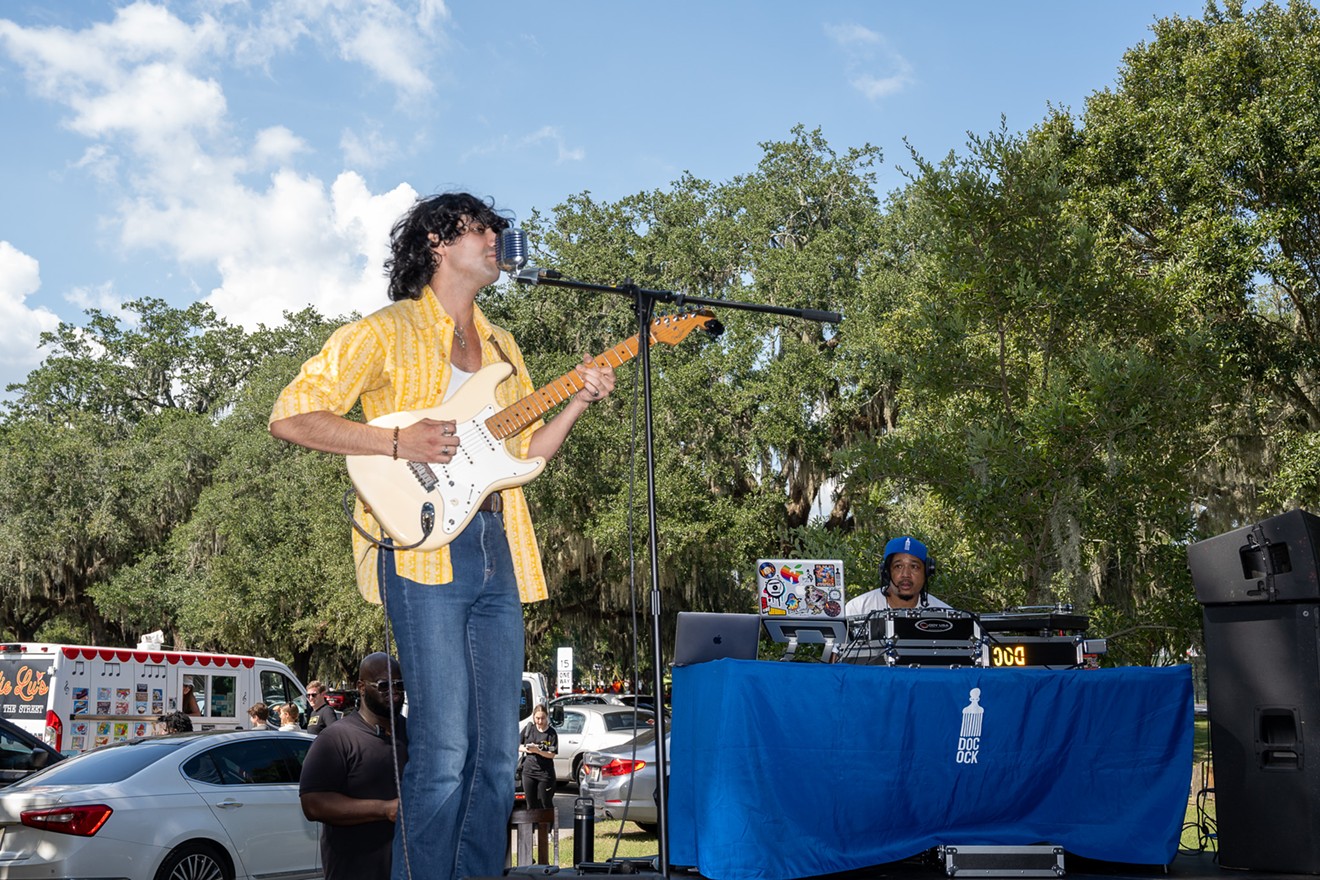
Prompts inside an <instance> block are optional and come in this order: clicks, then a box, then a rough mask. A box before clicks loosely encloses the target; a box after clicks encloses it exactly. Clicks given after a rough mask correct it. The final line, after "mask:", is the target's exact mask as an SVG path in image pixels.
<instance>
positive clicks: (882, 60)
mask: <svg viewBox="0 0 1320 880" xmlns="http://www.w3.org/2000/svg"><path fill="white" fill-rule="evenodd" d="M824 29H825V35H826V36H827V37H829V38H830V39H831V40H832V41H834V43H835V45H837V46H838V47H839V49H840V50H841V54H842V55H843V59H844V66H845V69H846V70H847V71H848V74H849V76H848V83H849V84H850V85H851V86H852V87H853V88H854V89H856V90H857V91H858V92H861V93H862V95H864V96H865V97H866V98H867V99H868V100H871V101H874V100H876V99H877V98H883V97H885V96H887V95H893V94H897V93H898V92H901V91H903V89H905V88H907V87H908V86H910V85H912V84H913V83H914V82H916V77H915V75H914V72H913V69H912V64H911V63H910V62H909V61H908V60H907V59H906V58H904V57H903V55H902V54H901V53H899V52H898V51H896V50H895V49H894V48H893V47H891V46H890V45H889V41H888V40H886V39H885V37H884V35H883V34H880V33H877V32H876V31H873V30H871V29H870V28H868V27H866V26H865V25H860V24H855V23H848V24H827V25H825V28H824Z"/></svg>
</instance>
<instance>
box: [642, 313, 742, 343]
mask: <svg viewBox="0 0 1320 880" xmlns="http://www.w3.org/2000/svg"><path fill="white" fill-rule="evenodd" d="M693 330H705V331H706V332H707V333H709V334H710V335H712V336H719V335H720V334H721V333H723V332H724V325H723V324H721V323H720V322H719V320H718V319H716V317H715V313H714V312H712V311H711V310H710V309H696V310H693V311H687V312H680V313H678V314H676V315H663V316H661V317H659V318H656V319H655V320H653V321H652V322H651V339H652V340H654V341H655V342H663V343H665V344H667V345H678V343H680V342H682V341H683V340H684V339H687V337H688V334H690V333H691V332H692V331H693Z"/></svg>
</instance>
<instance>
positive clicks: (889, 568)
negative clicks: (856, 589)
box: [843, 535, 949, 617]
mask: <svg viewBox="0 0 1320 880" xmlns="http://www.w3.org/2000/svg"><path fill="white" fill-rule="evenodd" d="M933 574H935V560H934V559H932V558H931V557H930V554H929V553H927V552H926V545H925V544H923V543H921V542H920V541H918V540H917V539H916V538H913V537H910V536H908V535H904V536H902V537H899V538H894V539H893V540H892V541H890V542H889V543H888V544H886V545H885V557H884V560H883V561H881V563H880V587H879V589H875V590H871V591H870V592H869V593H863V594H862V595H860V596H857V597H856V598H853V599H849V600H848V604H847V605H845V606H844V609H843V613H844V615H846V616H847V617H865V616H866V615H867V614H870V613H871V612H872V611H884V610H885V609H888V608H948V607H949V606H948V605H947V604H946V603H944V602H941V601H940V600H939V599H936V598H935V597H934V596H932V595H930V593H928V592H926V584H927V582H928V581H929V580H930V577H931V575H933Z"/></svg>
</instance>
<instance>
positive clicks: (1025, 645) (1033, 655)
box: [987, 636, 1082, 668]
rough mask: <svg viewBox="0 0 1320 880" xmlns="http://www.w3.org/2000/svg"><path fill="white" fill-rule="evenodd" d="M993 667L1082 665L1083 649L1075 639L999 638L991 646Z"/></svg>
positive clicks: (989, 658) (990, 661)
mask: <svg viewBox="0 0 1320 880" xmlns="http://www.w3.org/2000/svg"><path fill="white" fill-rule="evenodd" d="M987 647H988V648H989V652H988V654H989V657H988V662H989V664H990V666H991V667H1000V668H1012V667H1023V666H1079V665H1081V662H1082V650H1081V646H1080V645H1079V644H1078V643H1077V642H1075V641H1074V640H1072V639H1027V638H1013V637H1012V636H999V637H997V638H996V639H995V640H994V641H992V642H990V644H989V645H988V646H987Z"/></svg>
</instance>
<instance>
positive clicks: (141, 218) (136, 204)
mask: <svg viewBox="0 0 1320 880" xmlns="http://www.w3.org/2000/svg"><path fill="white" fill-rule="evenodd" d="M211 9H212V14H211V15H203V16H201V17H200V18H198V19H197V20H195V21H192V22H185V21H183V20H181V19H180V18H178V17H177V16H176V15H175V14H174V13H173V12H171V11H170V9H169V8H168V7H167V6H165V5H164V4H153V3H150V2H145V0H138V2H134V3H132V4H130V5H128V6H125V7H123V8H121V9H119V10H118V11H117V12H116V13H115V16H114V18H113V19H112V20H111V21H110V22H108V23H101V24H96V25H92V26H89V27H87V28H85V29H83V30H80V31H70V30H66V29H63V28H28V29H24V28H21V27H19V26H17V25H15V24H13V23H12V22H8V21H2V20H0V51H8V53H9V54H11V55H12V56H13V57H14V58H15V59H16V61H17V62H18V64H19V65H20V67H21V68H22V70H23V71H24V74H25V76H26V78H27V81H28V82H29V83H30V84H31V85H32V87H33V88H34V90H36V91H37V92H39V93H40V94H41V95H42V96H44V97H46V98H48V99H50V100H51V101H53V102H56V103H58V104H60V105H63V106H65V107H67V108H68V109H69V111H70V114H71V115H70V116H69V118H68V120H67V125H68V127H69V128H70V129H71V130H72V131H74V132H75V133H77V134H79V135H81V136H83V137H85V138H87V139H88V140H90V141H92V142H93V143H92V144H91V145H90V146H88V147H87V149H86V150H85V151H84V153H83V156H82V158H81V159H80V160H78V162H77V163H75V165H74V167H75V168H78V169H81V170H83V171H84V172H85V173H87V174H89V175H91V176H93V177H95V178H96V179H98V180H99V181H102V182H104V183H118V184H120V185H123V186H126V187H127V189H126V190H125V191H126V192H127V193H128V195H126V196H125V197H124V198H123V199H122V200H121V201H120V203H119V204H118V205H117V207H116V213H117V216H116V217H114V218H113V221H114V222H113V228H114V229H115V231H116V232H117V233H118V236H119V241H120V244H121V245H122V246H123V247H125V248H126V249H127V250H129V251H130V252H132V251H141V250H159V251H164V252H165V253H167V254H169V255H172V256H173V257H174V258H175V259H177V260H178V261H179V263H180V264H181V265H182V266H183V267H184V269H185V271H188V272H189V273H192V274H201V273H209V272H210V271H211V270H214V271H216V272H218V273H219V277H220V281H219V284H218V285H216V286H215V287H214V289H212V290H210V291H209V293H208V294H206V296H207V299H208V301H209V302H211V304H212V305H213V306H214V307H215V308H216V310H217V312H218V313H219V314H221V315H222V316H223V317H225V318H226V319H229V320H232V321H235V322H238V323H241V324H243V325H245V326H249V327H250V326H255V324H257V323H266V324H274V323H278V322H279V320H280V318H281V315H282V313H283V312H284V311H286V310H298V309H302V308H305V307H306V306H308V305H312V306H314V307H316V308H318V309H319V310H320V311H321V312H322V313H323V314H326V315H341V314H345V313H348V312H350V311H369V310H371V309H372V308H375V307H376V306H378V305H382V304H384V297H383V291H384V287H385V283H384V279H383V275H382V271H383V269H382V263H383V261H384V258H385V255H386V251H387V249H388V233H389V229H390V226H391V224H392V223H393V221H394V220H395V218H397V216H398V215H399V214H401V213H403V211H405V210H406V209H407V208H408V207H409V205H411V203H412V201H413V200H414V199H415V197H416V193H415V192H414V191H413V190H412V189H411V187H408V186H406V185H405V186H399V187H397V188H395V189H393V190H391V191H389V192H386V193H384V194H381V195H373V194H372V193H370V192H368V190H367V187H366V185H365V182H364V181H363V180H362V178H361V177H359V176H358V175H357V174H355V173H351V172H345V173H342V174H341V175H340V176H339V177H338V179H336V180H335V181H334V182H333V183H332V184H327V183H326V182H325V181H324V180H321V179H319V178H317V177H315V176H313V175H308V174H305V173H303V172H301V171H299V170H297V168H296V167H295V166H294V164H293V163H294V162H295V161H296V160H297V158H298V157H299V156H300V155H301V154H302V153H304V152H306V151H307V150H308V149H309V147H308V144H307V142H306V141H305V140H304V139H303V138H302V137H300V136H299V135H298V133H297V132H295V131H292V130H290V129H289V128H287V127H285V126H281V125H274V126H269V127H266V128H264V129H261V130H260V131H257V132H256V133H255V134H251V135H242V134H240V133H238V132H237V131H236V126H237V125H238V123H237V122H236V121H235V120H233V119H231V118H230V116H229V108H228V104H227V101H226V96H225V94H224V91H223V89H222V88H221V86H220V85H219V83H217V82H216V81H215V80H214V79H212V78H211V77H210V76H209V75H208V74H207V71H208V70H210V69H211V68H212V66H213V65H217V64H223V63H225V62H226V60H227V59H226V57H225V56H226V55H227V54H236V55H238V56H240V57H241V58H242V59H243V60H244V61H245V62H246V63H249V64H255V63H262V62H264V61H267V60H270V59H272V58H273V57H274V55H276V54H278V53H280V52H285V51H290V50H292V49H293V48H295V46H296V44H297V43H298V42H299V41H300V40H303V39H311V40H313V41H315V42H317V43H318V44H319V45H320V46H321V48H322V50H323V51H325V52H327V53H328V54H332V55H339V56H341V57H345V58H351V59H353V60H355V61H357V62H359V63H361V64H362V65H364V66H366V67H367V68H369V69H370V70H371V71H372V72H373V73H374V74H375V75H376V76H378V77H379V78H380V79H382V80H383V81H384V82H386V83H388V84H390V85H391V86H393V87H394V88H396V89H397V90H398V91H399V92H400V97H401V99H403V98H407V97H412V96H416V95H418V94H422V93H424V92H426V91H428V90H429V89H430V81H429V79H428V77H427V74H426V72H425V68H424V67H423V66H422V65H424V64H426V63H429V61H430V59H431V58H433V57H434V53H433V52H432V51H429V50H431V49H433V48H434V47H435V45H436V43H437V42H438V37H439V34H438V30H437V29H438V27H439V26H440V25H441V24H442V23H443V22H445V21H446V20H447V18H448V10H447V8H446V6H445V5H444V3H442V2H440V0H422V2H421V3H420V4H418V5H416V6H415V7H414V13H413V15H412V17H410V16H409V15H408V14H405V13H404V12H403V11H402V10H401V8H400V6H399V4H398V3H396V2H392V0H282V2H279V3H275V4H271V8H270V9H268V10H267V11H266V12H265V13H263V17H262V19H261V20H260V22H259V23H257V24H256V25H255V26H254V25H252V24H251V23H250V22H249V21H239V20H237V16H240V15H250V8H249V7H248V4H246V3H227V2H223V0H221V2H216V3H213V4H212V6H211ZM343 146H344V149H345V153H346V154H348V155H349V156H350V157H351V158H353V159H362V158H365V157H366V156H367V155H368V154H369V153H370V152H372V151H376V150H384V149H387V148H388V149H394V148H393V147H392V146H390V145H388V144H387V143H386V142H385V141H384V139H382V138H381V137H380V136H379V135H376V134H368V135H366V136H364V137H362V138H355V137H347V136H346V137H345V140H344V143H343ZM254 174H264V175H265V176H264V179H263V180H262V182H260V183H257V184H256V185H254V184H253V180H252V175H254ZM15 253H17V252H15ZM26 259H28V260H30V259H31V258H26ZM31 263H32V266H33V269H32V273H31V274H32V277H33V278H34V279H35V261H31ZM6 268H8V267H6ZM199 269H200V270H201V273H198V272H197V271H196V270H199ZM21 277H22V276H20V275H19V274H16V273H13V272H6V273H5V276H4V281H3V283H5V284H8V285H10V286H11V288H12V289H10V290H6V291H4V298H3V301H0V319H3V317H4V316H6V315H7V314H9V313H10V312H13V313H14V318H15V319H14V320H10V321H7V322H6V324H7V326H6V334H7V338H9V339H11V340H13V342H14V344H13V345H8V346H6V351H21V352H35V350H36V345H35V342H36V334H37V333H38V332H39V331H40V330H41V329H50V328H52V327H54V326H55V324H56V323H57V320H56V318H55V316H54V315H53V314H51V313H50V312H47V311H45V310H31V309H25V308H24V307H23V306H22V298H23V297H24V296H26V295H27V293H24V292H19V293H15V292H13V290H17V289H18V288H13V287H12V286H13V285H15V284H18V281H19V279H20V278H21ZM32 283H35V281H33V282H32ZM29 286H30V285H29ZM208 286H209V285H208ZM23 289H24V290H26V288H23ZM32 289H35V287H32ZM28 292H30V291H28ZM65 298H66V299H67V300H68V301H69V302H71V303H73V304H74V305H77V306H80V307H83V308H87V307H92V306H95V307H98V308H102V309H105V310H107V311H113V310H115V309H118V308H119V306H120V304H121V303H120V301H119V300H118V299H117V298H116V297H115V291H114V289H113V286H109V285H106V286H102V287H94V288H86V287H85V288H78V289H75V290H73V291H70V292H68V293H66V294H65ZM24 327H27V328H28V330H26V331H25V330H23V328H24ZM23 333H26V336H23V335H22V334H23ZM20 337H21V338H20ZM23 340H26V341H23ZM34 357H35V355H34ZM29 362H35V361H32V358H29Z"/></svg>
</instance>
